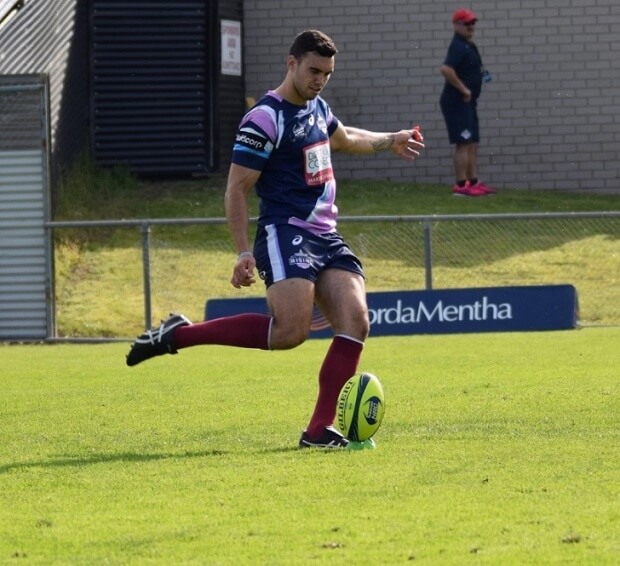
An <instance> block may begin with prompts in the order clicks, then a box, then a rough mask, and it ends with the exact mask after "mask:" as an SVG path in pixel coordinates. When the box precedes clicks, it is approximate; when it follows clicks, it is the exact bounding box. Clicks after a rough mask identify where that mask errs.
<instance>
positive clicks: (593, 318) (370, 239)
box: [48, 212, 620, 337]
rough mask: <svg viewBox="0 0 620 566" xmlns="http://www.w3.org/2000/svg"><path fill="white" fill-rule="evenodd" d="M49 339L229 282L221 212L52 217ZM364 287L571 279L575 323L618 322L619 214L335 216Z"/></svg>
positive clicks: (153, 314)
mask: <svg viewBox="0 0 620 566" xmlns="http://www.w3.org/2000/svg"><path fill="white" fill-rule="evenodd" d="M48 230H50V231H51V232H53V234H54V239H55V256H56V257H55V260H56V261H55V265H56V296H55V307H56V308H55V315H56V316H55V318H56V321H55V322H56V328H57V335H58V336H72V337H130V336H134V335H135V334H137V333H139V332H141V331H142V329H143V328H144V326H150V325H151V323H152V322H155V321H157V320H159V319H160V318H162V317H165V316H166V315H167V314H168V313H169V312H171V311H180V312H184V313H185V314H187V315H188V316H189V317H190V318H192V319H195V320H200V319H202V318H203V317H204V307H205V303H206V301H207V299H209V298H216V297H248V296H263V295H264V288H263V285H262V284H261V283H258V284H257V285H254V286H253V287H252V288H250V289H243V290H241V291H240V290H237V289H234V288H233V287H232V286H231V285H230V283H229V280H230V275H231V271H232V266H233V264H234V261H235V251H234V249H233V248H232V244H231V242H230V238H229V236H228V232H227V228H226V226H225V222H224V220H223V219H168V220H127V221H122V220H119V221H107V222H52V223H49V224H48ZM340 231H341V233H342V234H343V235H344V236H345V238H346V239H347V240H348V242H349V244H350V245H351V247H352V248H353V249H354V251H355V252H356V253H358V255H359V256H360V258H361V259H362V261H363V263H364V267H365V270H366V275H367V288H368V290H369V291H388V290H412V289H430V288H432V289H446V288H463V287H497V286H515V285H551V284H572V285H574V286H575V287H576V289H577V292H578V296H579V305H580V322H581V324H582V325H584V326H593V325H618V324H620V212H607V213H605V212H596V213H594V212H593V213H572V214H567V213H566V214H565V213H558V214H544V213H543V214H512V215H477V216H473V215H468V216H456V215H444V216H406V217H405V216H403V217H395V216H385V217H342V218H341V219H340Z"/></svg>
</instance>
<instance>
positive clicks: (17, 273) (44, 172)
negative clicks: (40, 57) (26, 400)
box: [0, 75, 53, 340]
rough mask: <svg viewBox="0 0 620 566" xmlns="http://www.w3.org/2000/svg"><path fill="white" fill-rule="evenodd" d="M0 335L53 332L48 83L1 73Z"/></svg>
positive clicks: (31, 336) (43, 335)
mask: <svg viewBox="0 0 620 566" xmlns="http://www.w3.org/2000/svg"><path fill="white" fill-rule="evenodd" d="M0 125H1V127H0V339H3V340H6V339H11V340H21V339H45V338H46V337H47V336H49V335H50V334H51V324H52V323H51V320H52V317H51V313H52V307H53V305H52V299H51V298H52V296H53V294H52V289H51V287H52V283H51V261H52V260H51V258H52V254H51V249H50V242H49V241H48V239H47V238H46V232H45V222H46V221H48V220H50V210H49V183H48V162H49V159H48V84H47V77H46V76H44V75H34V76H33V75H30V76H9V77H7V76H0Z"/></svg>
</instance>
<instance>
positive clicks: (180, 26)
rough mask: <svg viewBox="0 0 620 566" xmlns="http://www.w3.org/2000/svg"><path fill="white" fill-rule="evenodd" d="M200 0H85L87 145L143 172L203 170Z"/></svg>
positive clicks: (203, 20)
mask: <svg viewBox="0 0 620 566" xmlns="http://www.w3.org/2000/svg"><path fill="white" fill-rule="evenodd" d="M206 25H207V14H206V9H205V2H204V0H182V1H178V2H169V1H168V0H150V1H149V2H143V1H140V0H133V1H127V2H124V1H118V0H117V1H108V0H93V9H92V24H91V29H92V77H93V81H92V101H93V115H92V123H93V149H94V154H95V157H96V158H97V160H98V161H99V162H100V163H102V164H117V163H123V164H126V165H128V166H129V167H130V168H131V169H132V170H133V171H134V172H137V173H147V174H160V173H171V174H183V173H198V174H199V173H206V172H208V171H209V170H210V169H211V168H212V166H213V163H212V161H213V160H212V158H211V156H210V153H209V147H208V143H207V142H208V140H209V136H208V133H207V132H208V131H209V127H210V124H209V123H208V113H207V105H208V103H209V100H208V90H207V41H206V40H207V33H206Z"/></svg>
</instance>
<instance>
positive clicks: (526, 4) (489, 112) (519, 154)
mask: <svg viewBox="0 0 620 566" xmlns="http://www.w3.org/2000/svg"><path fill="white" fill-rule="evenodd" d="M461 5H464V6H465V7H469V8H471V9H473V10H474V11H475V12H476V13H477V15H478V17H479V18H480V21H479V22H478V25H477V34H476V36H475V41H476V43H477V45H478V47H479V48H480V52H481V54H482V57H483V60H484V62H485V65H486V66H487V68H488V69H489V70H490V71H491V73H492V75H493V79H494V80H493V82H492V83H490V84H489V85H488V86H485V87H484V91H483V94H482V97H481V99H480V102H479V114H480V119H481V134H482V141H481V144H480V158H479V173H480V176H481V177H482V178H483V179H484V180H485V181H487V182H488V183H489V184H491V185H494V186H497V187H500V188H534V189H563V190H590V191H601V192H618V194H620V179H619V178H618V177H619V169H620V2H618V0H506V1H503V2H491V1H474V2H470V3H469V4H467V3H462V4H461V3H459V2H454V1H442V0H436V1H434V2H416V1H412V0H313V1H312V2H305V1H304V2H301V1H300V2H290V1H289V0H245V1H244V12H245V15H244V18H245V26H244V39H245V41H244V57H245V79H246V91H247V94H248V96H253V97H254V98H258V97H259V96H260V95H261V94H262V93H263V92H264V91H265V90H267V89H269V88H273V87H276V86H278V85H279V84H280V82H281V80H282V77H283V76H284V72H285V59H286V55H287V53H288V47H289V45H290V42H291V41H292V39H293V37H294V36H295V35H296V34H297V33H298V32H299V31H301V30H303V29H307V28H318V29H321V30H323V31H324V32H326V33H327V34H329V35H331V36H332V37H333V39H334V40H335V42H336V45H337V46H338V49H339V51H340V52H339V53H338V55H337V56H336V70H335V73H334V75H333V77H332V79H331V81H330V83H329V85H328V86H327V89H326V91H325V92H324V97H325V99H326V100H327V101H328V102H329V104H330V105H331V107H332V110H333V111H334V113H335V114H336V115H337V116H338V117H339V118H340V120H341V121H343V122H344V123H345V124H347V125H354V126H358V127H364V128H368V129H373V130H378V131H387V130H396V129H399V128H401V127H408V126H410V125H411V124H421V125H422V127H423V129H424V134H425V138H426V145H427V150H426V153H425V155H424V158H423V159H421V160H420V161H419V162H417V163H416V164H415V165H411V164H410V163H408V162H405V161H400V160H399V159H397V158H395V157H392V156H388V155H386V154H380V155H376V156H368V157H359V156H346V155H336V156H334V163H335V167H336V173H337V175H338V176H339V177H340V178H375V177H380V178H386V179H391V180H397V181H416V182H423V183H442V184H451V183H452V181H453V174H452V148H451V147H450V146H449V144H448V141H447V136H446V133H445V126H444V123H443V118H442V116H441V112H440V110H439V104H438V99H439V95H440V92H441V89H442V86H443V78H442V77H441V75H440V74H439V66H440V65H441V63H442V62H443V58H444V56H445V53H446V49H447V46H448V43H449V41H450V39H451V36H452V25H451V22H450V16H451V14H452V12H453V10H454V9H455V8H457V7H460V6H461Z"/></svg>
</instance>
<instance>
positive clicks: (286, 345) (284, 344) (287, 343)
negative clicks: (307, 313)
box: [271, 325, 309, 350]
mask: <svg viewBox="0 0 620 566" xmlns="http://www.w3.org/2000/svg"><path fill="white" fill-rule="evenodd" d="M308 333H309V330H308V329H306V328H303V327H302V326H301V325H300V326H291V327H288V328H282V327H278V326H277V325H274V327H273V328H272V334H271V349H272V350H290V349H291V348H296V347H297V346H299V345H300V344H303V343H304V342H305V341H306V339H307V338H308Z"/></svg>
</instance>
